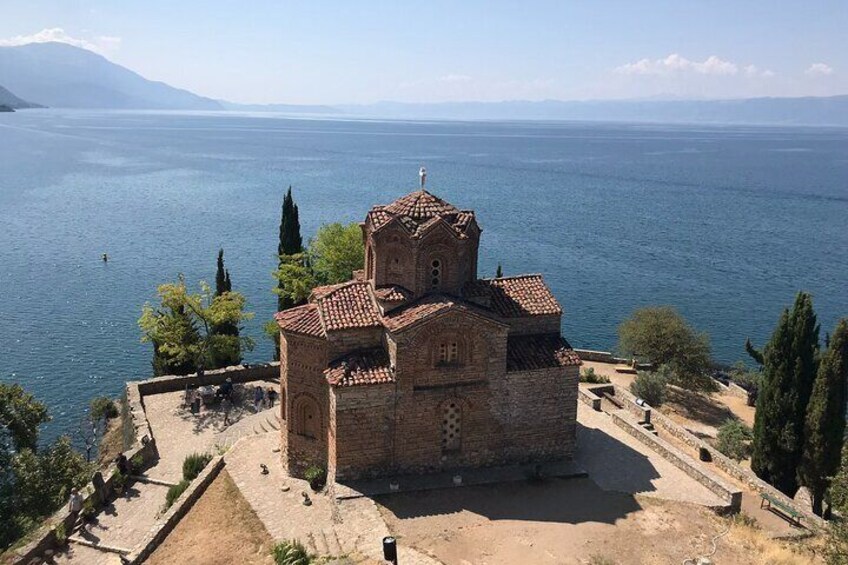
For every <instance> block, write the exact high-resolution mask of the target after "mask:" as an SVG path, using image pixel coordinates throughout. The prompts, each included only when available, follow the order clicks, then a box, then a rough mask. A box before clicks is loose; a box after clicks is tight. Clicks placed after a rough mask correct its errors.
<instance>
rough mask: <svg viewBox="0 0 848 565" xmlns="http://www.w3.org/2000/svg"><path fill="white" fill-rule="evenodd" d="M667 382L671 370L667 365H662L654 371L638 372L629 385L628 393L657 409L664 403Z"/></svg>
mask: <svg viewBox="0 0 848 565" xmlns="http://www.w3.org/2000/svg"><path fill="white" fill-rule="evenodd" d="M669 380H671V370H670V369H669V367H668V366H667V365H662V366H661V367H660V368H659V369H657V370H656V371H639V372H638V373H637V374H636V378H635V379H633V382H632V383H630V392H632V393H633V394H635V395H636V396H638V397H639V398H641V399H642V400H644V401H645V402H647V403H648V404H650V405H651V406H653V407H658V406H661V405H662V403H663V402H665V397H666V392H667V391H668V383H669Z"/></svg>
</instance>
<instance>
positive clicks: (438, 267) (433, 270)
mask: <svg viewBox="0 0 848 565" xmlns="http://www.w3.org/2000/svg"><path fill="white" fill-rule="evenodd" d="M430 277H431V278H430V286H431V287H432V288H439V286H441V284H442V261H441V259H433V260H432V261H431V262H430Z"/></svg>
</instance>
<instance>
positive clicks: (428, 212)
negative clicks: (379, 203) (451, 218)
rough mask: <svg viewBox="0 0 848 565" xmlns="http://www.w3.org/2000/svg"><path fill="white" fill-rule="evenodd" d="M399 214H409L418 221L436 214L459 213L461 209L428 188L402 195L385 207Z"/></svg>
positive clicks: (388, 210)
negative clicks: (428, 190) (435, 194)
mask: <svg viewBox="0 0 848 565" xmlns="http://www.w3.org/2000/svg"><path fill="white" fill-rule="evenodd" d="M383 209H384V210H386V211H387V212H390V213H392V214H395V215H398V216H407V217H409V218H412V219H413V220H415V221H417V222H425V221H427V220H429V219H430V218H433V217H434V216H445V215H449V214H457V213H459V210H458V209H457V208H456V207H455V206H453V205H452V204H449V203H447V202H445V201H444V200H442V199H441V198H439V197H438V196H434V195H432V194H430V193H429V192H427V191H426V190H416V191H415V192H410V193H409V194H407V195H406V196H401V197H400V198H398V199H397V200H395V201H394V202H392V203H391V204H389V205H387V206H385V207H384V208H383Z"/></svg>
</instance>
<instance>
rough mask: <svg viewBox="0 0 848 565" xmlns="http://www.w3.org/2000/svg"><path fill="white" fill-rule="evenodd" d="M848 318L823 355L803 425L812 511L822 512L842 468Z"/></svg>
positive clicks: (804, 473) (804, 474) (804, 477)
mask: <svg viewBox="0 0 848 565" xmlns="http://www.w3.org/2000/svg"><path fill="white" fill-rule="evenodd" d="M846 383H848V319H843V320H840V322H839V324H838V325H837V326H836V330H835V331H834V332H833V337H832V339H831V340H830V347H829V348H828V350H827V352H826V353H825V354H824V355H823V356H822V359H821V363H820V365H819V370H818V374H817V375H816V381H815V384H814V385H813V392H812V396H811V397H810V403H809V405H808V407H807V419H806V422H805V426H804V436H805V443H804V453H803V457H802V459H801V467H800V469H799V471H798V474H799V478H800V480H801V482H802V483H803V484H804V485H806V486H807V488H809V489H810V494H811V495H812V498H813V512H815V513H816V514H818V515H819V516H821V514H822V501H823V499H824V494H825V492H826V491H827V487H828V484H829V482H830V480H829V477H832V476H834V475H835V474H836V472H837V471H838V470H839V463H840V459H841V451H842V441H843V438H844V435H845V409H846V401H848V391H846V386H848V385H846Z"/></svg>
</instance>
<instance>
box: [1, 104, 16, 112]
mask: <svg viewBox="0 0 848 565" xmlns="http://www.w3.org/2000/svg"><path fill="white" fill-rule="evenodd" d="M14 111H15V109H14V108H12V107H11V106H6V105H5V104H0V112H14Z"/></svg>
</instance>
